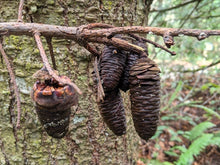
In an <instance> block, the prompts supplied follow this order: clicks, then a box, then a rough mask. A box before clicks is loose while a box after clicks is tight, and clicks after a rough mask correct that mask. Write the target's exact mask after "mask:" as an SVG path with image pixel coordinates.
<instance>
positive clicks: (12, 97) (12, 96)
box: [8, 79, 18, 148]
mask: <svg viewBox="0 0 220 165" xmlns="http://www.w3.org/2000/svg"><path fill="white" fill-rule="evenodd" d="M13 87H14V86H13V84H12V83H11V79H10V80H9V89H10V103H9V106H8V111H9V114H10V122H11V124H12V132H13V135H14V138H15V147H16V148H17V142H18V136H17V129H16V124H15V113H14V105H15V102H16V99H15V94H14V88H13Z"/></svg>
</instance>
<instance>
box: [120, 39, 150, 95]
mask: <svg viewBox="0 0 220 165" xmlns="http://www.w3.org/2000/svg"><path fill="white" fill-rule="evenodd" d="M133 44H135V45H138V46H140V47H142V48H144V49H145V50H146V52H147V45H146V44H145V43H143V42H140V41H135V42H134V43H133ZM140 56H141V55H140V54H138V53H135V52H132V51H131V52H130V53H127V60H126V62H125V68H124V72H123V75H122V77H121V79H120V84H119V88H120V89H121V90H122V91H124V92H126V91H127V90H129V76H130V74H129V72H130V69H131V67H132V66H133V65H134V64H135V62H136V61H137V60H138V59H140Z"/></svg>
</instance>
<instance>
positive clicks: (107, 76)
mask: <svg viewBox="0 0 220 165" xmlns="http://www.w3.org/2000/svg"><path fill="white" fill-rule="evenodd" d="M126 58H127V57H126V53H125V52H124V51H122V50H119V49H117V48H115V47H114V46H106V47H105V48H104V50H103V53H102V56H101V59H100V76H101V79H102V81H103V83H102V85H103V88H104V91H112V90H114V89H115V88H116V87H117V86H118V84H119V81H120V78H121V75H122V73H123V71H124V67H125V61H126Z"/></svg>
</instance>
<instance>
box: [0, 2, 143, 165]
mask: <svg viewBox="0 0 220 165" xmlns="http://www.w3.org/2000/svg"><path fill="white" fill-rule="evenodd" d="M135 2H136V1H131V3H130V1H112V0H100V1H95V0H90V1H89V0H77V1H73V0H67V1H62V0H57V1H55V0H46V1H45V0H39V1H38V0H30V1H26V4H25V6H24V11H23V12H24V21H25V22H36V23H45V24H54V25H67V26H79V25H83V24H88V23H90V22H104V23H109V24H113V25H120V26H125V25H141V22H142V21H141V20H142V19H143V18H141V14H140V11H139V12H137V11H138V5H137V4H136V3H135ZM17 8H18V1H16V0H3V1H1V2H0V22H11V21H16V18H17ZM42 39H43V38H42ZM43 42H44V48H45V49H46V53H47V55H48V58H49V50H48V48H47V46H46V41H45V39H43ZM52 43H53V47H54V54H55V59H56V62H57V67H58V70H59V72H60V74H62V75H67V76H68V77H70V78H71V79H72V80H73V81H74V82H75V83H76V84H77V85H78V87H79V88H80V89H81V90H82V91H83V94H82V95H81V96H80V97H79V105H78V107H74V108H73V109H72V113H71V122H70V129H69V133H68V134H67V136H66V137H65V138H63V139H61V140H56V139H52V138H51V137H49V136H48V135H47V134H46V133H45V131H44V130H43V129H42V127H41V125H40V122H39V120H38V118H37V115H36V112H35V110H34V106H33V103H32V101H31V99H30V97H29V93H30V90H31V88H32V85H33V84H34V80H33V78H32V74H33V73H34V72H35V71H37V70H38V69H40V68H41V67H42V66H43V64H42V61H41V58H40V55H39V51H38V49H37V46H36V44H35V41H34V39H33V38H31V37H26V36H22V37H21V36H19V37H18V36H10V37H4V49H5V51H6V53H7V55H8V57H9V59H10V60H11V63H12V64H13V68H14V72H15V75H16V81H17V83H18V86H19V90H20V93H21V101H22V116H21V126H22V128H21V129H20V130H17V138H18V141H17V142H16V140H15V136H14V135H15V134H14V133H13V128H12V124H11V123H10V115H9V114H10V113H9V110H8V109H9V106H10V90H9V84H8V82H9V76H8V73H7V69H6V66H5V64H4V63H0V86H1V89H0V140H1V142H2V143H1V144H4V150H1V151H0V164H6V162H7V159H8V161H9V162H10V163H11V164H47V163H48V164H131V163H132V162H135V160H136V158H137V146H138V140H139V137H138V136H137V135H136V134H135V133H134V128H133V124H132V120H131V117H130V110H129V109H130V105H129V101H128V96H127V94H123V96H124V102H125V109H126V115H127V125H128V128H127V134H126V136H124V137H123V136H122V137H116V136H115V135H113V133H112V132H111V131H110V130H109V129H108V128H106V126H105V124H104V123H103V121H102V118H101V116H100V114H99V112H98V107H97V105H96V102H95V96H94V95H93V91H92V75H91V73H92V71H93V58H91V55H90V54H89V53H88V52H87V51H86V50H85V49H83V48H82V47H80V46H78V45H77V44H75V43H74V42H72V41H69V40H64V39H56V38H53V40H52ZM49 59H50V58H49ZM13 107H14V108H13V109H14V110H16V104H13ZM15 116H16V115H15ZM15 142H16V143H15ZM0 148H1V146H0ZM4 153H5V155H6V157H7V159H6V158H5V156H4Z"/></svg>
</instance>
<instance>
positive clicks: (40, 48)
mask: <svg viewBox="0 0 220 165" xmlns="http://www.w3.org/2000/svg"><path fill="white" fill-rule="evenodd" d="M34 38H35V41H36V43H37V47H38V49H39V51H40V55H41V58H42V60H43V63H44V66H45V67H46V69H47V70H48V72H49V74H50V75H51V76H52V77H53V78H55V79H56V80H57V81H58V82H60V83H62V84H64V85H65V84H68V85H71V86H72V87H73V88H74V89H75V90H76V91H77V93H79V94H82V92H81V90H80V89H79V88H78V87H77V85H76V84H74V83H73V82H70V81H67V80H65V79H61V78H60V77H59V76H58V75H57V74H56V73H55V72H54V71H53V69H52V68H51V66H50V64H49V61H48V59H47V56H46V53H45V50H44V48H43V44H42V41H41V38H40V33H39V32H36V31H35V32H34Z"/></svg>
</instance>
